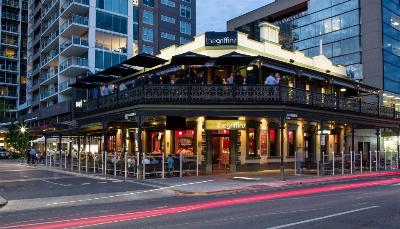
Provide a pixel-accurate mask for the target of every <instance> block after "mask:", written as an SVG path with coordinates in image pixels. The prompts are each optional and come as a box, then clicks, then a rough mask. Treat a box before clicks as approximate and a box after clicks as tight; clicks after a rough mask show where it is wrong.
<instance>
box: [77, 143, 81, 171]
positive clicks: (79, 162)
mask: <svg viewBox="0 0 400 229" xmlns="http://www.w3.org/2000/svg"><path fill="white" fill-rule="evenodd" d="M77 156H78V172H81V137H80V136H78V154H77Z"/></svg>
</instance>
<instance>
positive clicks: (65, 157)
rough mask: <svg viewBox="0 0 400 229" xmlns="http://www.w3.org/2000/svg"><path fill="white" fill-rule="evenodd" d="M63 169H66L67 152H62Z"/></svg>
mask: <svg viewBox="0 0 400 229" xmlns="http://www.w3.org/2000/svg"><path fill="white" fill-rule="evenodd" d="M64 169H65V170H67V152H65V153H64Z"/></svg>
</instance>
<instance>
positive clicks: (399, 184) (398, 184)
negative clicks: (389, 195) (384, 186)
mask: <svg viewBox="0 0 400 229" xmlns="http://www.w3.org/2000/svg"><path fill="white" fill-rule="evenodd" d="M392 186H400V183H397V184H392Z"/></svg>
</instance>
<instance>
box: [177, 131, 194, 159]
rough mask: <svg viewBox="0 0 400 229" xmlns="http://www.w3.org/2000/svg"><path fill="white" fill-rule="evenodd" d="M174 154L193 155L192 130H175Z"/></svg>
mask: <svg viewBox="0 0 400 229" xmlns="http://www.w3.org/2000/svg"><path fill="white" fill-rule="evenodd" d="M175 154H177V155H181V154H182V155H183V156H193V155H194V130H179V131H175Z"/></svg>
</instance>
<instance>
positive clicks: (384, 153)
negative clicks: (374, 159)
mask: <svg viewBox="0 0 400 229" xmlns="http://www.w3.org/2000/svg"><path fill="white" fill-rule="evenodd" d="M383 156H384V161H385V171H386V169H387V168H386V167H387V165H386V163H387V162H386V152H385V151H384V152H383Z"/></svg>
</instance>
